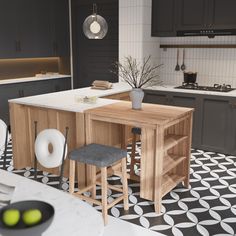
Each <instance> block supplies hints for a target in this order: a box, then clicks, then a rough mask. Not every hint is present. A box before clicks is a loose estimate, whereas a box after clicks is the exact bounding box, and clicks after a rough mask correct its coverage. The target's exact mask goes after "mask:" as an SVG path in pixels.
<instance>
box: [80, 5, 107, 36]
mask: <svg viewBox="0 0 236 236" xmlns="http://www.w3.org/2000/svg"><path fill="white" fill-rule="evenodd" d="M83 31H84V34H85V36H86V37H87V38H88V39H103V38H104V37H105V36H106V34H107V31H108V25H107V22H106V20H105V19H104V18H103V17H102V16H100V15H98V14H97V5H96V4H95V3H94V4H93V14H92V15H90V16H88V17H87V18H86V19H85V21H84V23H83Z"/></svg>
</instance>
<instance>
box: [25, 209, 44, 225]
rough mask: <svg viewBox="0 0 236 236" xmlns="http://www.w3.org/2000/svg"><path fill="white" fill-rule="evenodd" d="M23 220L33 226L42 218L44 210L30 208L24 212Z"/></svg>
mask: <svg viewBox="0 0 236 236" xmlns="http://www.w3.org/2000/svg"><path fill="white" fill-rule="evenodd" d="M22 220H23V222H24V223H25V224H26V225H29V226H32V225H35V224H38V223H39V222H40V221H41V220H42V212H41V211H40V210H38V209H30V210H27V211H24V212H23V215H22Z"/></svg>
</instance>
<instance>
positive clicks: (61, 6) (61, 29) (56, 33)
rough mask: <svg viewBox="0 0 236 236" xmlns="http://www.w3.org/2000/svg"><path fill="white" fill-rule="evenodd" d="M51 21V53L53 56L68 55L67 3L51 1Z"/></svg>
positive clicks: (57, 0)
mask: <svg viewBox="0 0 236 236" xmlns="http://www.w3.org/2000/svg"><path fill="white" fill-rule="evenodd" d="M51 7H52V9H51V13H52V14H51V17H52V21H53V26H52V31H53V53H54V55H55V56H69V55H70V31H69V1H67V0H51Z"/></svg>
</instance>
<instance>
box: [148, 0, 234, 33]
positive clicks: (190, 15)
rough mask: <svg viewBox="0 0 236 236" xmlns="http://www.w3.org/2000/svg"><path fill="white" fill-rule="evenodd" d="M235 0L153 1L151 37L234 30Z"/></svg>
mask: <svg viewBox="0 0 236 236" xmlns="http://www.w3.org/2000/svg"><path fill="white" fill-rule="evenodd" d="M235 9H236V1H235V0H153V1H152V36H161V37H165V36H176V35H178V31H185V30H190V31H191V30H203V31H204V30H230V29H236V14H235Z"/></svg>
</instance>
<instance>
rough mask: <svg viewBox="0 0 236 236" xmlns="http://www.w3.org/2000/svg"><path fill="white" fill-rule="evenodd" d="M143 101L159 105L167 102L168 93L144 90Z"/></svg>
mask: <svg viewBox="0 0 236 236" xmlns="http://www.w3.org/2000/svg"><path fill="white" fill-rule="evenodd" d="M144 102H146V103H154V104H161V105H168V104H169V95H168V94H167V93H164V92H159V91H153V90H145V96H144Z"/></svg>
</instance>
